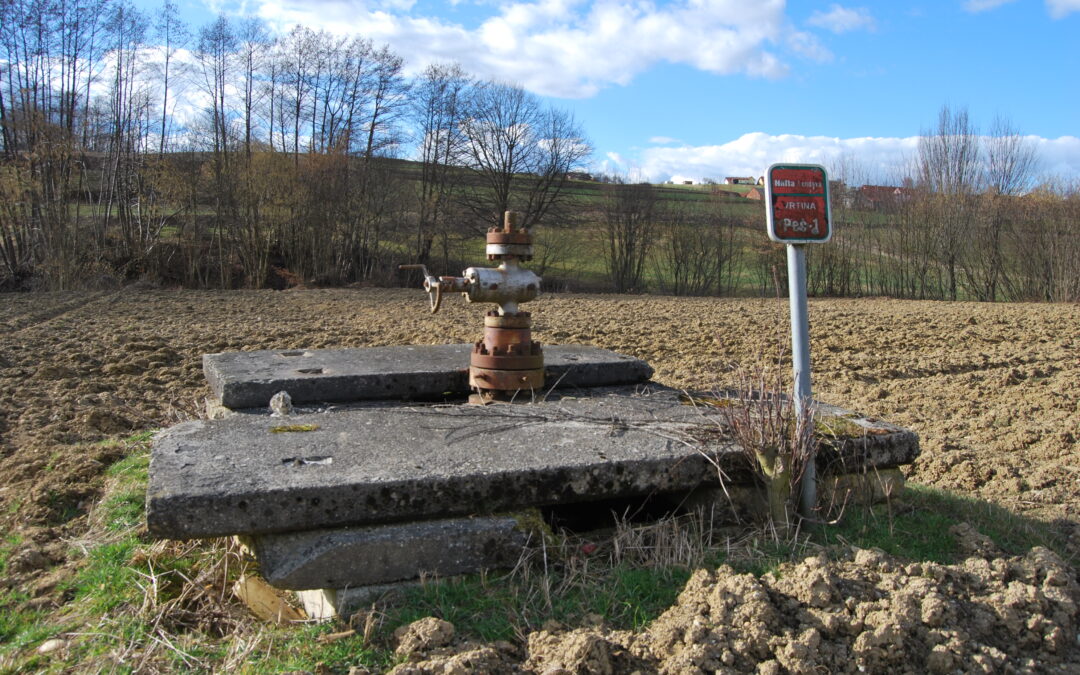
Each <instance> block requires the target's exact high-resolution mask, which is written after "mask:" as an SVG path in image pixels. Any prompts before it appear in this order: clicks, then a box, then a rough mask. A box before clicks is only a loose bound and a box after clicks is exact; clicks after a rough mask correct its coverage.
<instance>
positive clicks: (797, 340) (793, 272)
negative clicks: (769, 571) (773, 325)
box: [787, 244, 817, 518]
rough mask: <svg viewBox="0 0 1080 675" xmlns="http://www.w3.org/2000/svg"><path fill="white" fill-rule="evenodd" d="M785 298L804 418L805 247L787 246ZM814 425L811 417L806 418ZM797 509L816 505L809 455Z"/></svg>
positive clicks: (810, 510)
mask: <svg viewBox="0 0 1080 675" xmlns="http://www.w3.org/2000/svg"><path fill="white" fill-rule="evenodd" d="M787 264H788V297H789V298H790V302H789V304H790V305H791V365H792V370H794V374H795V392H794V396H795V414H796V416H797V418H798V420H799V421H800V422H802V421H803V420H804V418H805V417H806V413H807V407H808V406H809V405H810V396H811V391H810V319H809V317H808V314H807V309H806V247H805V245H802V244H788V245H787ZM806 423H807V424H813V420H807V421H806ZM800 497H801V499H800V507H801V508H800V511H801V512H802V514H803V516H804V517H807V518H809V517H811V516H813V514H814V508H815V507H816V506H817V466H816V465H815V464H814V456H813V455H811V456H810V458H809V460H808V461H807V463H806V466H805V467H804V469H803V475H802V494H801V495H800Z"/></svg>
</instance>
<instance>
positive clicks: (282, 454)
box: [147, 385, 918, 538]
mask: <svg viewBox="0 0 1080 675" xmlns="http://www.w3.org/2000/svg"><path fill="white" fill-rule="evenodd" d="M848 419H849V420H850V421H851V422H852V423H853V424H856V425H861V426H864V427H865V428H867V429H868V430H871V431H870V432H869V433H867V434H866V435H864V436H863V437H862V438H861V439H860V440H859V441H858V442H857V443H852V444H843V443H840V444H837V446H836V448H834V449H833V450H832V451H831V454H830V455H829V459H828V461H831V462H843V463H844V465H845V466H847V467H848V470H855V469H856V468H859V467H863V468H866V467H887V466H896V465H898V464H905V463H908V462H910V461H912V459H914V457H915V456H916V455H917V454H918V439H917V437H916V436H915V434H913V433H911V432H908V431H905V430H903V429H900V428H898V427H893V426H890V425H884V424H883V423H873V424H872V423H870V422H869V421H867V420H861V419H859V418H854V417H849V418H848ZM718 467H719V469H720V470H722V471H723V472H724V473H725V474H726V475H727V476H728V478H729V479H731V480H733V481H735V482H740V481H742V482H746V481H747V480H748V475H749V474H748V465H747V463H746V460H745V456H744V453H743V452H742V451H741V450H740V449H739V448H738V447H737V446H736V445H735V443H734V442H733V441H732V440H731V439H730V438H728V437H726V436H725V435H724V434H723V433H722V432H721V429H720V423H719V418H718V414H717V411H716V410H710V409H709V408H707V407H694V406H688V405H684V404H682V403H681V402H680V394H679V392H678V391H675V390H672V389H669V388H666V387H660V386H656V385H650V386H648V387H620V388H602V389H594V390H584V391H581V392H575V395H574V396H569V395H560V394H558V393H554V394H552V395H550V396H549V397H547V398H546V400H542V401H540V402H537V403H529V404H495V405H489V406H469V405H435V406H419V405H412V406H410V405H400V406H387V405H382V406H378V407H372V408H358V409H352V410H342V411H337V412H333V413H322V414H309V415H295V416H290V417H287V418H271V417H261V416H240V417H234V418H231V419H224V420H212V421H208V420H200V421H193V422H186V423H183V424H180V425H177V426H175V427H173V428H171V429H169V430H167V431H165V432H163V433H162V434H160V435H159V436H158V437H157V439H156V440H155V442H154V447H153V453H152V458H151V464H150V481H149V487H148V490H147V522H148V525H149V528H150V530H151V532H153V533H154V534H157V535H161V536H166V537H171V538H188V537H214V536H222V535H229V534H260V533H272V532H287V531H295V530H311V529H315V528H325V527H341V526H347V525H368V524H379V523H390V522H403V521H410V520H422V519H429V518H446V517H450V516H456V515H470V514H477V513H480V514H490V513H496V512H500V511H510V510H514V509H518V508H521V507H527V506H537V505H551V504H569V503H576V502H584V501H594V500H600V499H609V498H618V497H625V496H633V495H647V494H652V493H658V492H671V491H677V490H691V489H694V488H696V487H699V486H709V485H718V484H719V483H720V472H719V470H718Z"/></svg>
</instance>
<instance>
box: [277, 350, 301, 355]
mask: <svg viewBox="0 0 1080 675" xmlns="http://www.w3.org/2000/svg"><path fill="white" fill-rule="evenodd" d="M278 353H279V354H280V355H281V356H304V352H303V351H302V350H296V351H291V352H278Z"/></svg>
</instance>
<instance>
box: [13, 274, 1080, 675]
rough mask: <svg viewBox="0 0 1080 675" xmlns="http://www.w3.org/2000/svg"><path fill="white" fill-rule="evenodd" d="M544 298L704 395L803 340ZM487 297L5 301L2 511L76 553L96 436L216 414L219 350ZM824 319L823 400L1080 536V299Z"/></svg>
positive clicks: (827, 307) (567, 323)
mask: <svg viewBox="0 0 1080 675" xmlns="http://www.w3.org/2000/svg"><path fill="white" fill-rule="evenodd" d="M528 309H530V310H531V311H532V312H533V315H534V319H535V328H534V337H535V338H537V339H539V340H540V341H541V342H543V343H585V344H593V345H597V346H600V347H605V348H608V349H613V350H616V351H619V352H623V353H626V354H630V355H633V356H637V357H641V358H643V359H646V360H647V361H649V362H650V363H651V364H652V365H653V367H654V368H655V369H656V375H655V379H656V380H658V381H659V382H661V383H663V384H667V385H672V386H676V387H686V388H693V389H699V390H700V389H705V390H707V389H710V388H713V387H716V386H718V385H722V384H724V383H725V379H726V378H727V377H728V368H729V367H730V365H731V364H733V363H750V362H753V361H755V360H757V359H761V358H765V359H773V360H775V358H776V353H777V345H778V344H786V343H787V340H788V324H787V305H786V302H785V303H778V302H777V301H776V300H747V299H682V298H668V297H650V296H599V295H597V296H591V295H548V296H545V297H543V298H541V299H540V300H538V301H536V302H534V303H531V305H530V306H529V307H528ZM483 311H484V309H482V308H480V307H477V306H469V305H466V304H465V303H464V302H462V301H459V299H458V298H447V299H446V300H445V301H444V306H443V310H442V311H441V312H440V313H439V314H436V315H431V314H429V313H428V312H427V307H426V296H424V294H423V293H422V292H420V291H418V290H416V291H410V290H382V289H378V290H377V289H337V290H289V291H283V292H274V291H257V292H256V291H253V292H243V291H231V292H197V291H163V290H151V289H141V290H139V289H125V290H122V291H119V292H108V293H60V294H18V295H15V294H7V295H0V457H2V461H0V519H2V521H3V522H0V525H2V526H3V527H4V529H5V530H7V531H11V530H18V531H20V532H22V533H24V535H25V536H26V537H27V538H28V539H29V540H32V541H34V542H36V544H37V545H38V546H39V547H40V548H41V550H43V551H44V552H45V554H46V556H47V559H48V560H49V561H50V564H53V565H55V564H59V563H61V562H62V561H63V560H64V559H65V557H66V556H67V555H68V553H67V547H66V545H65V543H64V540H65V539H67V538H69V537H71V536H74V535H76V534H78V533H79V532H80V531H81V530H82V529H84V528H85V527H86V522H85V513H86V511H87V509H88V507H89V505H90V504H92V503H93V500H94V499H95V497H96V496H97V494H98V491H99V490H100V488H101V486H102V484H103V480H104V479H103V473H104V471H105V469H106V468H107V467H108V465H109V464H110V463H112V462H114V461H116V460H117V459H118V458H119V456H118V453H119V452H121V451H120V450H119V449H118V447H119V446H116V445H107V444H100V443H98V441H101V440H103V439H107V438H122V437H126V436H129V435H131V434H132V433H134V432H136V431H139V430H146V429H153V428H159V427H163V426H167V425H169V424H172V423H174V422H175V421H178V420H180V419H184V418H185V417H188V416H195V415H199V414H200V412H201V406H202V399H203V397H204V396H205V395H206V394H207V393H208V390H207V389H206V386H205V384H204V382H203V379H202V374H201V360H200V356H201V354H203V353H205V352H217V351H228V350H249V349H271V348H272V349H295V348H319V347H361V346H375V345H390V344H407V343H420V344H434V343H444V342H469V341H473V340H475V339H476V338H477V336H478V335H479V333H480V332H481V328H480V326H481V320H480V317H481V315H482V313H483ZM810 322H811V334H812V338H813V347H812V349H813V364H814V393H815V396H816V397H817V398H820V399H822V400H824V401H827V402H830V403H834V404H837V405H840V406H843V407H846V408H849V409H852V410H857V411H859V412H862V413H865V414H868V415H871V416H876V417H880V418H883V419H886V420H888V421H890V422H893V423H896V424H899V425H901V426H905V427H908V428H910V429H912V430H914V431H916V432H918V434H919V435H920V438H921V441H922V448H923V454H922V457H921V458H920V459H919V461H918V463H917V464H916V465H915V466H914V467H912V468H911V470H910V472H909V474H910V475H909V478H911V479H913V480H915V481H918V482H921V483H926V484H929V485H932V486H937V487H941V488H946V489H949V490H954V491H957V492H960V493H963V494H969V495H975V496H979V497H982V498H985V499H987V500H991V501H994V502H997V503H999V504H1001V505H1003V506H1005V507H1007V508H1008V509H1010V510H1013V511H1016V512H1020V513H1024V514H1027V515H1030V516H1032V517H1035V518H1038V519H1041V520H1046V521H1050V522H1054V523H1055V526H1056V527H1058V528H1060V529H1061V530H1062V532H1063V533H1065V535H1066V537H1069V536H1071V544H1070V547H1071V549H1072V551H1074V552H1075V551H1076V550H1080V308H1078V307H1076V306H1072V305H1035V304H1010V305H1006V304H975V303H942V302H912V301H895V300H887V299H852V300H812V301H811V303H810ZM1033 564H1034V563H1033ZM44 573H45V572H44V571H43V572H42V574H44ZM916 576H917V575H916ZM1073 577H1075V572H1073ZM695 579H697V581H696V582H695V583H698V584H699V585H702V584H704V585H709V584H714V583H720V582H716V581H715V580H713V578H712V577H711V576H710V577H707V578H706V577H701V578H700V579H699V578H698V577H695ZM725 583H726V582H725ZM740 583H741V582H740ZM746 583H749V582H746ZM687 611H688V610H687ZM658 639H659V638H658ZM680 639H681V638H680ZM807 639H811V638H807ZM816 639H817V638H813V640H816ZM1070 639H1071V640H1072V642H1073V643H1074V646H1075V642H1076V637H1075V636H1071V637H1070ZM1066 642H1067V641H1066ZM715 656H716V658H717V659H720V660H719V661H717V663H723V662H724V658H726V657H724V656H723V654H718V655H715ZM737 656H738V658H737V659H736V657H734V656H733V657H732V658H733V659H735V660H734V661H732V663H738V664H742V663H743V661H741V660H740V659H742V658H743V656H741V655H737ZM942 658H943V659H945V663H952V662H951V661H948V659H947V658H946V657H942ZM680 663H681V662H680ZM954 665H955V666H956V667H960V665H961V664H960V663H959V662H957V663H956V664H954Z"/></svg>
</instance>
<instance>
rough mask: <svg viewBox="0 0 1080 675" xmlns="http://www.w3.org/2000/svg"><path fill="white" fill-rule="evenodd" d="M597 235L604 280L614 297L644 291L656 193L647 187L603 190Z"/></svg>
mask: <svg viewBox="0 0 1080 675" xmlns="http://www.w3.org/2000/svg"><path fill="white" fill-rule="evenodd" d="M602 208H603V215H602V218H603V220H602V221H601V225H600V231H601V237H602V246H603V251H604V258H605V261H606V262H607V268H608V277H609V278H610V279H611V284H612V286H613V288H614V290H615V291H616V292H618V293H625V292H627V291H636V292H640V291H642V290H644V280H645V279H644V276H645V263H646V261H647V260H648V257H649V251H650V250H651V249H652V246H653V243H654V240H655V238H656V229H657V228H656V220H655V219H656V209H657V200H656V190H655V188H653V186H652V185H649V184H648V183H639V184H635V185H626V184H615V185H609V186H605V187H604V202H603V207H602Z"/></svg>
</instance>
